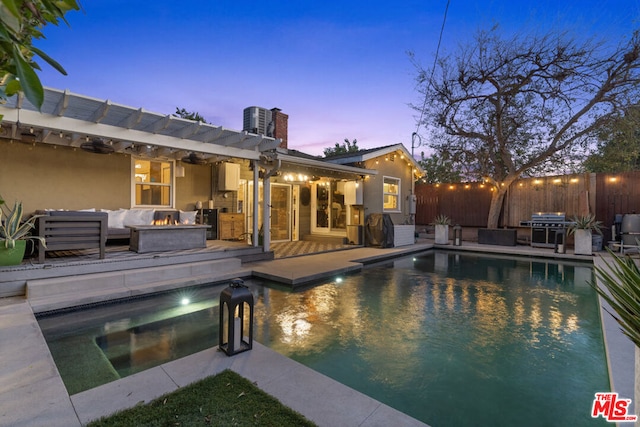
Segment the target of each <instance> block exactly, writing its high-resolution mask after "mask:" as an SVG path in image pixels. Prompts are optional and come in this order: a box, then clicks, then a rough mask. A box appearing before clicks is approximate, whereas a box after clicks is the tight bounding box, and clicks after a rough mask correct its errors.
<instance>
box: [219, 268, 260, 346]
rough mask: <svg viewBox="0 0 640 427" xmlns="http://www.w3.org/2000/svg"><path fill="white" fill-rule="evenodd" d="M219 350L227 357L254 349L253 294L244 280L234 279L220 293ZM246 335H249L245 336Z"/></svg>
mask: <svg viewBox="0 0 640 427" xmlns="http://www.w3.org/2000/svg"><path fill="white" fill-rule="evenodd" d="M219 310H220V324H219V328H220V329H219V333H218V348H220V350H222V351H224V352H225V353H226V355H227V356H233V355H234V354H238V353H241V352H243V351H247V350H251V348H252V347H253V294H252V293H251V291H250V290H249V288H248V287H247V286H245V284H244V280H242V279H233V280H232V281H231V284H230V285H229V286H228V287H227V288H225V289H223V290H222V292H221V293H220V306H219ZM245 333H246V334H247V335H246V336H245Z"/></svg>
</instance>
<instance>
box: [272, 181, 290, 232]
mask: <svg viewBox="0 0 640 427" xmlns="http://www.w3.org/2000/svg"><path fill="white" fill-rule="evenodd" d="M289 240H291V186H290V185H288V184H272V185H271V241H273V242H278V241H289Z"/></svg>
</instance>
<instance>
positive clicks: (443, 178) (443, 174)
mask: <svg viewBox="0 0 640 427" xmlns="http://www.w3.org/2000/svg"><path fill="white" fill-rule="evenodd" d="M418 163H419V164H420V166H422V169H424V170H425V171H426V175H425V178H424V179H425V182H427V183H429V184H435V183H439V182H440V183H441V182H460V181H462V174H461V173H460V169H458V168H457V167H456V166H455V162H454V161H453V160H451V159H450V158H448V157H447V156H443V155H438V154H432V155H431V156H429V157H425V156H424V152H422V153H420V160H418Z"/></svg>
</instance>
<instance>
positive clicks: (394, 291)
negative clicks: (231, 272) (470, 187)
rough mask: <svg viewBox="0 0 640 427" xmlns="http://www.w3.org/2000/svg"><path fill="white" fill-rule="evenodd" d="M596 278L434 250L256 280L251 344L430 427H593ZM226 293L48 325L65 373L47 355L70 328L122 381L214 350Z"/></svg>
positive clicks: (597, 376) (600, 378)
mask: <svg viewBox="0 0 640 427" xmlns="http://www.w3.org/2000/svg"><path fill="white" fill-rule="evenodd" d="M590 279H591V271H590V269H589V268H588V267H580V266H573V265H568V264H554V263H548V262H540V261H535V260H529V259H514V258H495V257H494V258H488V257H483V256H480V255H468V254H456V253H450V252H435V253H433V252H432V253H430V254H428V255H425V256H419V257H415V258H403V259H400V260H398V261H394V262H391V263H388V264H385V265H382V266H377V267H373V268H370V269H367V270H365V271H364V272H363V273H362V274H359V275H353V276H348V277H345V278H343V280H342V281H341V282H338V281H334V282H328V283H325V284H321V285H319V286H315V287H313V288H311V289H307V290H304V291H302V292H287V291H282V290H277V289H276V288H275V287H271V288H270V287H266V286H260V285H257V284H253V285H251V289H252V292H253V293H254V297H255V301H256V306H255V325H254V330H255V334H256V335H255V339H256V341H258V342H261V343H263V344H265V345H267V346H269V347H271V348H273V349H274V350H276V351H278V352H280V353H282V354H285V355H287V356H289V357H291V358H293V359H295V360H298V361H300V362H301V363H304V364H306V365H308V366H310V367H312V368H314V369H316V370H318V371H320V372H322V373H324V374H326V375H328V376H330V377H333V378H335V379H337V380H338V381H340V382H342V383H344V384H347V385H349V386H351V387H353V388H355V389H357V390H359V391H362V392H363V393H365V394H368V395H370V396H372V397H374V398H376V399H378V400H381V401H382V402H384V403H387V404H389V405H391V406H393V407H395V408H397V409H399V410H401V411H403V412H406V413H408V414H410V415H412V416H414V417H416V418H418V419H420V420H422V421H424V422H426V423H429V424H431V425H434V426H439V425H447V426H448V425H463V426H464V425H572V426H577V425H593V424H594V420H592V419H591V417H590V409H591V403H592V401H593V396H594V393H595V392H597V391H607V390H608V376H607V369H606V362H605V358H604V349H603V338H602V333H601V329H600V319H599V312H598V307H597V300H596V296H595V292H594V291H593V290H592V289H591V287H590V286H589V285H588V284H587V283H586V281H588V280H590ZM221 289H222V287H218V288H216V289H203V288H201V289H200V290H198V293H199V295H194V296H192V300H193V301H196V303H194V304H192V305H190V307H191V308H185V307H182V308H175V302H172V301H170V300H169V299H168V297H164V299H161V298H154V299H151V300H148V301H142V302H137V303H135V304H138V305H135V306H132V305H131V304H127V305H124V306H125V307H129V308H120V309H118V310H113V309H112V310H110V311H111V313H110V314H106V312H105V314H104V315H102V314H100V313H99V312H98V314H95V313H94V314H93V315H92V316H89V317H90V318H92V319H93V320H86V317H87V316H86V314H85V316H84V317H83V316H82V314H76V315H75V316H76V318H75V322H74V320H73V319H71V320H70V319H66V320H65V319H64V318H63V317H61V316H56V317H53V318H44V319H41V326H42V328H43V332H44V333H45V336H46V338H47V340H48V342H49V343H50V346H51V347H52V353H53V354H54V358H55V359H56V363H57V364H58V366H59V368H60V371H61V372H64V371H65V369H64V367H61V365H64V363H63V362H62V361H61V358H62V357H63V356H62V355H61V354H57V355H56V352H55V351H54V350H53V349H54V348H55V347H56V344H55V343H56V342H58V343H59V342H64V339H65V338H68V336H69V335H71V334H75V333H77V331H76V330H74V331H68V330H65V329H64V325H65V324H66V325H67V326H68V325H69V324H73V325H74V326H75V329H79V330H80V332H79V333H82V334H84V336H87V337H88V338H89V339H87V342H89V341H92V340H93V342H95V343H97V344H98V346H99V347H100V348H101V349H102V351H103V353H104V354H105V355H106V356H107V358H108V359H109V361H110V363H111V364H112V365H113V366H114V367H115V368H116V369H117V371H118V374H119V375H121V376H123V375H128V374H130V373H132V372H136V371H139V370H141V369H147V368H148V367H150V366H155V365H157V364H159V363H163V362H164V361H166V360H170V359H172V358H176V357H181V356H183V355H185V354H189V353H191V352H194V351H198V350H200V349H202V348H206V347H210V346H214V345H216V344H217V333H218V311H217V298H218V295H219V292H220V290H221ZM132 304H133V303H132ZM176 310H183V311H185V313H187V314H185V315H184V316H181V317H174V315H175V313H174V312H175V311H176ZM107 311H109V310H107ZM114 311H115V313H114ZM118 316H119V317H118ZM80 319H83V320H80ZM82 322H85V323H86V324H85V325H84V326H85V327H82V325H83V323H82ZM78 325H79V326H80V327H78ZM67 329H69V328H68V327H67ZM59 353H63V352H59ZM67 371H73V369H68V370H67ZM68 375H71V374H68ZM64 376H65V374H63V378H64ZM65 383H67V381H66V380H65ZM568 402H571V404H570V405H567V403H568ZM598 422H599V421H598V420H596V421H595V423H596V424H598Z"/></svg>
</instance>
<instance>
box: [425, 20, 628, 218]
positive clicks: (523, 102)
mask: <svg viewBox="0 0 640 427" xmlns="http://www.w3.org/2000/svg"><path fill="white" fill-rule="evenodd" d="M412 60H413V62H414V65H415V66H416V67H417V80H418V83H419V84H420V87H422V88H423V89H422V90H421V92H422V93H423V94H424V96H425V102H424V106H425V108H424V110H423V108H422V106H419V107H416V108H417V109H418V110H420V111H421V113H422V114H423V123H422V124H424V125H425V128H426V129H432V130H433V135H432V140H431V143H430V145H431V147H432V148H433V149H434V150H435V151H436V152H439V151H442V150H447V151H449V152H450V153H452V154H453V155H454V156H455V157H456V158H459V159H466V160H465V161H466V164H468V165H469V167H471V168H472V169H473V170H474V173H475V174H476V175H477V176H478V177H479V178H484V179H485V181H486V182H488V183H490V184H492V185H493V187H494V191H493V193H492V198H491V206H490V210H489V217H488V219H487V227H488V228H497V226H498V219H499V217H500V213H501V211H502V203H503V200H504V196H505V193H506V191H507V189H508V188H509V185H510V184H511V183H512V182H513V181H514V180H516V179H517V178H518V177H520V176H521V175H523V174H525V173H526V172H530V171H532V170H536V168H538V169H537V170H541V169H544V168H545V167H546V168H549V167H551V166H552V165H553V162H554V161H562V160H563V159H562V158H561V155H562V154H563V153H567V152H570V151H575V149H576V148H580V147H583V148H586V146H587V144H588V142H589V140H590V138H593V137H594V135H595V134H596V133H597V130H598V129H599V128H601V127H602V126H603V125H605V124H606V123H608V122H609V121H610V120H611V118H612V117H615V116H616V115H617V114H619V113H620V112H621V111H622V110H623V109H624V108H625V107H627V106H628V105H630V104H632V103H633V102H637V99H638V92H639V87H640V85H639V83H640V77H639V74H640V70H639V68H640V36H639V34H638V32H635V33H634V34H633V35H632V36H631V37H630V38H629V39H628V40H626V41H624V42H623V43H621V44H620V45H619V46H617V47H615V48H611V49H606V47H605V46H604V45H603V44H596V43H594V42H592V41H585V42H578V41H576V40H574V39H571V38H569V37H567V36H566V35H564V34H554V33H551V34H547V35H543V36H528V37H525V36H520V35H517V36H514V37H511V38H504V37H502V36H501V35H500V34H499V32H498V30H497V28H493V29H492V30H490V31H480V32H478V33H477V35H476V36H475V39H474V41H473V42H472V43H470V44H468V45H467V46H463V47H462V48H461V49H460V50H459V51H458V52H457V54H456V55H455V56H448V57H443V58H441V59H439V60H438V61H437V66H436V67H435V68H434V76H435V77H434V78H433V79H432V78H431V70H429V71H427V70H425V69H424V68H422V67H421V66H420V65H419V64H418V63H417V62H416V61H415V58H413V57H412Z"/></svg>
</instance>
